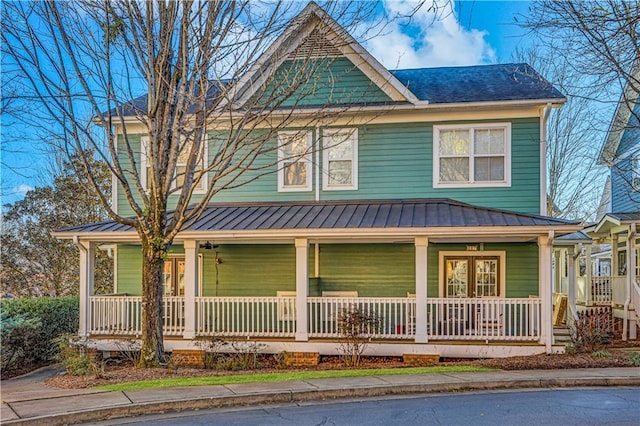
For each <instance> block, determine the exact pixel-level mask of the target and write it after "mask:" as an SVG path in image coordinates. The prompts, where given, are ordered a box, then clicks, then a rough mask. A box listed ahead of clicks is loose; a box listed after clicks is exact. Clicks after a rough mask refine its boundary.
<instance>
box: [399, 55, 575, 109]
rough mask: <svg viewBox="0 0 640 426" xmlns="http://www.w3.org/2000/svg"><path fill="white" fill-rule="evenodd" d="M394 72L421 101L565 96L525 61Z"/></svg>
mask: <svg viewBox="0 0 640 426" xmlns="http://www.w3.org/2000/svg"><path fill="white" fill-rule="evenodd" d="M391 73H392V74H393V75H394V76H395V77H396V78H397V79H398V80H400V81H401V82H402V84H404V85H405V86H407V87H408V88H409V90H411V91H412V92H413V93H414V94H415V95H416V96H417V97H418V98H419V99H420V100H423V101H429V103H431V104H440V103H453V102H483V101H511V100H530V99H558V98H560V99H564V95H563V94H562V93H560V92H559V91H558V90H557V89H556V88H555V87H553V85H552V84H551V83H549V82H548V81H547V80H545V79H544V78H543V77H542V76H541V75H540V74H538V73H537V72H536V71H535V70H534V69H533V68H532V67H531V66H529V65H528V64H524V63H519V64H498V65H475V66H469V67H443V68H420V69H410V70H395V71H391Z"/></svg>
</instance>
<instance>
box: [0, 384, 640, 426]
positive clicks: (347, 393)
mask: <svg viewBox="0 0 640 426" xmlns="http://www.w3.org/2000/svg"><path fill="white" fill-rule="evenodd" d="M588 386H640V377H585V378H562V379H516V380H484V381H477V382H468V383H431V384H410V385H400V386H398V385H382V386H371V387H357V388H345V389H323V390H304V391H285V392H278V393H272V394H254V395H237V396H220V397H210V398H196V399H184V400H173V401H162V402H149V403H141V404H132V405H120V406H114V407H107V408H99V409H92V410H85V411H77V412H70V413H64V414H54V415H51V416H40V417H32V418H26V419H17V420H10V421H6V422H4V424H5V425H51V426H55V425H66V424H73V423H83V422H90V421H98V420H109V419H117V418H123V417H135V416H141V415H145V414H163V413H176V412H181V411H187V410H204V409H211V408H222V407H239V406H246V405H258V404H274V403H283V402H304V401H313V400H327V399H343V398H357V397H379V396H387V395H407V394H408V395H410V394H420V393H439V392H466V391H478V390H496V389H532V388H558V387H588Z"/></svg>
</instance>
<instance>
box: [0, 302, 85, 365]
mask: <svg viewBox="0 0 640 426" xmlns="http://www.w3.org/2000/svg"><path fill="white" fill-rule="evenodd" d="M79 309H80V308H79V300H78V298H77V297H55V298H52V297H38V298H25V299H3V300H2V301H1V302H0V311H1V312H2V322H3V331H2V333H3V334H2V352H3V358H4V352H5V351H7V352H10V353H22V354H23V355H21V357H20V358H19V359H20V361H21V366H22V367H24V366H32V367H34V368H37V367H40V366H43V365H48V364H50V363H51V362H53V361H55V360H56V355H57V354H58V351H59V348H58V345H57V343H56V340H55V339H56V338H57V337H58V336H61V335H64V334H71V333H77V332H78V318H79ZM5 318H6V319H5ZM5 323H6V326H7V333H9V330H10V329H13V330H15V326H13V325H11V324H18V323H20V324H22V325H21V326H20V327H21V331H20V333H25V336H24V338H22V337H21V338H18V336H17V335H16V338H14V339H12V340H9V337H5V327H4V324H5ZM34 329H36V330H37V337H35V340H33V339H31V340H30V339H28V338H27V337H28V336H29V335H30V333H34V331H33V330H34ZM15 333H18V332H17V331H16V332H15ZM20 333H18V334H20ZM7 336H9V334H7ZM5 339H7V340H5ZM7 371H8V370H7ZM4 373H5V366H4V363H3V374H4Z"/></svg>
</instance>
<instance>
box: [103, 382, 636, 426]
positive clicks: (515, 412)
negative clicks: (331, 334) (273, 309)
mask: <svg viewBox="0 0 640 426" xmlns="http://www.w3.org/2000/svg"><path fill="white" fill-rule="evenodd" d="M95 424H99V425H107V424H109V425H114V424H140V425H141V424H144V425H166V426H169V425H171V426H173V425H296V426H303V425H471V424H472V425H474V426H479V425H492V426H495V425H563V426H564V425H607V424H611V425H634V426H637V425H639V424H640V388H610V387H609V388H568V389H567V388H565V389H536V390H522V391H485V392H473V393H461V394H429V395H420V396H415V395H414V396H403V397H387V398H376V399H360V400H345V401H338V402H336V401H324V402H309V403H304V404H303V403H297V404H286V405H278V406H265V407H253V408H251V407H244V408H233V409H216V410H206V411H195V412H183V413H179V414H175V413H174V414H167V415H154V416H144V417H138V418H135V419H120V420H117V421H111V422H100V423H95Z"/></svg>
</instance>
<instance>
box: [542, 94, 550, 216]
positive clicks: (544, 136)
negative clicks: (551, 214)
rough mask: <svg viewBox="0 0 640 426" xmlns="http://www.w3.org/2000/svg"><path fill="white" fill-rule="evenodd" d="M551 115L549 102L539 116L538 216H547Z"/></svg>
mask: <svg viewBox="0 0 640 426" xmlns="http://www.w3.org/2000/svg"><path fill="white" fill-rule="evenodd" d="M549 114H551V102H549V103H547V107H546V109H545V110H544V113H543V114H541V115H540V215H542V216H547V214H548V212H547V120H548V119H549Z"/></svg>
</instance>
